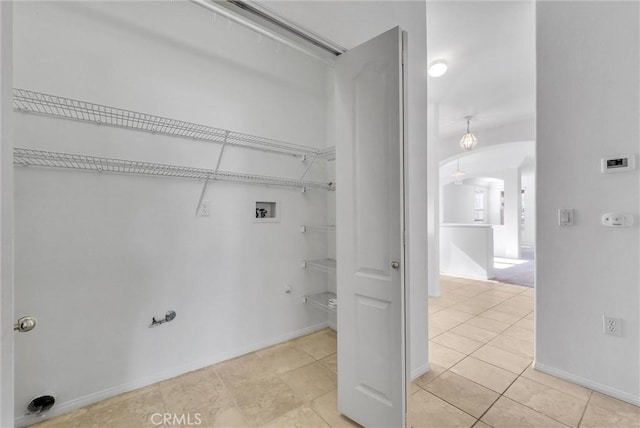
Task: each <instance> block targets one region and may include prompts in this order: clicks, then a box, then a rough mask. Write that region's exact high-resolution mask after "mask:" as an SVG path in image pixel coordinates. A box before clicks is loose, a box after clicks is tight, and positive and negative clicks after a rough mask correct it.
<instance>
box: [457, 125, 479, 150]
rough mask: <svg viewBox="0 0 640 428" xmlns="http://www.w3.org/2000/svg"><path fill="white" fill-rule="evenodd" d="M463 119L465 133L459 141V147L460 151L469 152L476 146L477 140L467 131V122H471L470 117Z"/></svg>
mask: <svg viewBox="0 0 640 428" xmlns="http://www.w3.org/2000/svg"><path fill="white" fill-rule="evenodd" d="M465 119H467V133H466V134H464V135H463V136H462V138H461V139H460V147H462V150H464V151H465V152H469V151H471V150H473V148H474V147H475V146H476V144H478V139H477V138H476V136H475V135H473V134H472V133H471V132H470V131H469V122H470V121H471V119H472V116H467V117H465Z"/></svg>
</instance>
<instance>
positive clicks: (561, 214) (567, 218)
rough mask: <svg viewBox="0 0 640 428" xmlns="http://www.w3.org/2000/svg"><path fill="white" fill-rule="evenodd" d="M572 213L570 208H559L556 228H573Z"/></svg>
mask: <svg viewBox="0 0 640 428" xmlns="http://www.w3.org/2000/svg"><path fill="white" fill-rule="evenodd" d="M574 215H575V213H574V211H573V209H571V208H560V209H559V210H558V226H563V227H564V226H573V218H574Z"/></svg>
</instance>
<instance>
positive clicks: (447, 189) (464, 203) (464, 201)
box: [441, 183, 489, 224]
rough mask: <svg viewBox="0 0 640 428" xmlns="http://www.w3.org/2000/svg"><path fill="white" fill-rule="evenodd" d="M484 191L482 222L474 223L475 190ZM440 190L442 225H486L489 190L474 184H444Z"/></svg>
mask: <svg viewBox="0 0 640 428" xmlns="http://www.w3.org/2000/svg"><path fill="white" fill-rule="evenodd" d="M476 189H478V190H484V192H485V199H484V209H485V218H484V221H482V222H480V221H478V222H476V221H474V194H475V190H476ZM441 190H442V213H443V215H442V223H461V224H486V223H489V218H488V210H487V209H488V207H489V205H488V202H489V190H488V188H487V186H478V185H474V184H466V183H463V184H454V183H449V184H445V185H444V186H442V188H441Z"/></svg>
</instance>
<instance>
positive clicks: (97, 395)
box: [14, 321, 329, 427]
mask: <svg viewBox="0 0 640 428" xmlns="http://www.w3.org/2000/svg"><path fill="white" fill-rule="evenodd" d="M328 326H329V323H328V322H326V321H325V322H322V323H320V324H316V325H313V326H311V327H306V328H303V329H301V330H297V331H294V332H292V333H287V334H283V335H282V336H278V337H275V338H272V339H269V340H264V341H261V342H257V343H254V344H252V345H248V346H243V347H240V348H237V349H235V350H233V351H229V352H223V353H220V354H218V355H215V356H214V357H211V358H205V359H201V360H197V361H194V362H192V363H189V364H184V365H181V366H178V367H172V368H171V369H169V370H165V371H162V372H159V373H156V374H155V375H153V376H147V377H145V378H141V379H136V380H133V381H131V382H127V383H123V384H121V385H117V386H114V387H111V388H107V389H103V390H102V391H97V392H94V393H92V394H88V395H85V396H82V397H78V398H75V399H73V400H70V401H67V402H64V403H60V404H56V406H55V407H54V408H53V409H52V410H51V412H49V413H47V415H46V417H37V416H34V415H22V416H19V417H16V418H15V420H14V424H15V426H16V427H23V426H27V425H31V424H34V423H36V422H42V421H43V420H46V419H50V418H52V417H54V416H58V415H61V414H64V413H67V412H70V411H72V410H75V409H78V408H80V407H84V406H87V405H89V404H92V403H95V402H97V401H100V400H105V399H107V398H110V397H113V396H115V395H118V394H122V393H124V392H129V391H133V390H134V389H138V388H143V387H145V386H148V385H151V384H154V383H157V382H160V381H163V380H167V379H171V378H173V377H176V376H180V375H181V374H184V373H188V372H190V371H194V370H198V369H201V368H203V367H207V366H210V365H213V364H217V363H219V362H221V361H225V360H229V359H231V358H235V357H239V356H241V355H244V354H248V353H249V352H253V351H257V350H259V349H264V348H267V347H269V346H273V345H277V344H279V343H282V342H286V341H288V340H291V339H295V338H297V337H300V336H304V335H306V334H310V333H313V332H315V331H318V330H322V329H323V328H326V327H328Z"/></svg>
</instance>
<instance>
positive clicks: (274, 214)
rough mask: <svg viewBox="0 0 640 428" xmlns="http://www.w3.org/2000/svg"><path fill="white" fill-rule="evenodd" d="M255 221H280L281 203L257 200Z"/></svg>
mask: <svg viewBox="0 0 640 428" xmlns="http://www.w3.org/2000/svg"><path fill="white" fill-rule="evenodd" d="M255 209H256V211H255V218H254V222H257V223H277V222H279V221H280V204H279V203H278V202H277V201H276V202H266V201H257V202H256V206H255Z"/></svg>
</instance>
